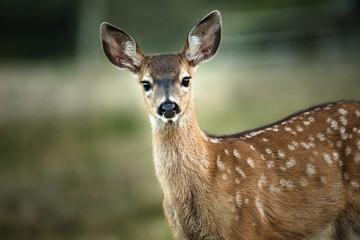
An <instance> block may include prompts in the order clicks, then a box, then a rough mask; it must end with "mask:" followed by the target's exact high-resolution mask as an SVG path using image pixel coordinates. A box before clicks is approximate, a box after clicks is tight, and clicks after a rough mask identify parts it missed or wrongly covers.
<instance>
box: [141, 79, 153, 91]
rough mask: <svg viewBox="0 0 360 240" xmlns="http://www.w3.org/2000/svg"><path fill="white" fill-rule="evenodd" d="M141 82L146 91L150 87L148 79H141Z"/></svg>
mask: <svg viewBox="0 0 360 240" xmlns="http://www.w3.org/2000/svg"><path fill="white" fill-rule="evenodd" d="M141 84H142V85H143V87H144V91H145V92H147V91H149V90H150V89H151V84H150V82H148V81H141Z"/></svg>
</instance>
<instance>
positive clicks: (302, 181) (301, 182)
mask: <svg viewBox="0 0 360 240" xmlns="http://www.w3.org/2000/svg"><path fill="white" fill-rule="evenodd" d="M299 183H300V185H301V186H303V187H305V186H306V185H307V183H308V181H307V179H306V178H304V177H301V178H300V181H299Z"/></svg>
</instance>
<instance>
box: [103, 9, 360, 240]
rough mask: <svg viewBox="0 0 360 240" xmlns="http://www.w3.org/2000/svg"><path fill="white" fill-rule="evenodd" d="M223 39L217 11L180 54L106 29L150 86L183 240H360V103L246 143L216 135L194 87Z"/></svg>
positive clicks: (295, 119)
mask: <svg viewBox="0 0 360 240" xmlns="http://www.w3.org/2000/svg"><path fill="white" fill-rule="evenodd" d="M220 37H221V18H220V13H219V12H217V11H214V12H212V13H210V14H209V15H208V16H206V17H205V18H204V19H203V20H202V21H201V22H200V23H199V24H198V25H196V26H195V27H194V28H193V29H192V30H191V32H190V34H189V36H188V38H187V41H186V43H185V47H184V48H183V49H182V50H181V52H180V53H179V54H163V55H153V56H146V55H145V54H144V53H143V52H142V51H141V50H140V49H139V47H138V46H137V44H136V42H135V40H134V39H133V38H132V37H131V36H130V35H128V34H127V33H125V32H124V31H122V30H120V29H117V28H115V27H113V26H111V25H109V24H107V23H104V24H102V26H101V39H102V44H103V49H104V52H105V54H106V56H107V57H108V59H109V60H110V61H111V62H112V63H113V64H114V65H115V66H116V67H118V68H121V69H126V70H129V71H131V72H132V73H133V74H134V75H135V76H136V78H137V79H138V82H139V83H140V84H141V85H143V88H144V100H145V103H146V105H147V108H148V110H149V116H150V122H151V125H152V129H153V130H152V134H153V153H154V162H155V170H156V175H157V177H158V179H159V182H160V184H161V187H162V189H163V192H164V201H163V207H164V211H165V215H166V218H167V220H168V222H169V224H170V227H171V229H172V231H173V233H174V235H175V237H176V239H188V240H190V239H191V240H198V239H250V240H252V239H315V238H316V237H318V236H321V235H323V234H328V235H330V236H331V237H332V238H333V239H339V240H340V239H359V237H358V235H356V234H359V233H360V103H357V102H336V103H331V104H325V105H321V106H317V107H313V108H311V109H308V110H306V111H303V112H300V113H298V114H296V115H293V116H291V117H289V118H287V119H284V120H283V121H280V122H278V123H275V124H272V125H269V126H267V127H264V128H259V129H255V130H252V131H248V132H244V133H239V134H236V135H230V136H212V135H209V134H206V133H204V132H203V131H201V129H200V128H199V126H198V123H197V121H196V117H195V111H194V102H193V97H192V92H191V81H190V79H191V78H192V76H193V75H194V74H195V70H196V67H197V65H198V64H199V63H201V62H203V61H206V60H209V59H210V58H211V57H213V56H214V54H215V52H216V50H217V48H218V46H219V43H220Z"/></svg>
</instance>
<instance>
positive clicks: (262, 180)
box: [258, 175, 267, 188]
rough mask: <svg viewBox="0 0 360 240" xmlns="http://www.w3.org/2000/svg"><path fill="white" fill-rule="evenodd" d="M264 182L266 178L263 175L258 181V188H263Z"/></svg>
mask: <svg viewBox="0 0 360 240" xmlns="http://www.w3.org/2000/svg"><path fill="white" fill-rule="evenodd" d="M266 180H267V179H266V177H265V176H264V175H261V176H260V179H259V181H258V187H259V188H262V187H263V186H265V185H266Z"/></svg>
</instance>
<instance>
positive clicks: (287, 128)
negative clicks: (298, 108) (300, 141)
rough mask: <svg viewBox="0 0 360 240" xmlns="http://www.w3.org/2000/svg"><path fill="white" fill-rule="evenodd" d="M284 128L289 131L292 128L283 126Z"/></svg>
mask: <svg viewBox="0 0 360 240" xmlns="http://www.w3.org/2000/svg"><path fill="white" fill-rule="evenodd" d="M284 129H285V131H287V132H290V131H291V130H292V129H291V127H285V128H284Z"/></svg>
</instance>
